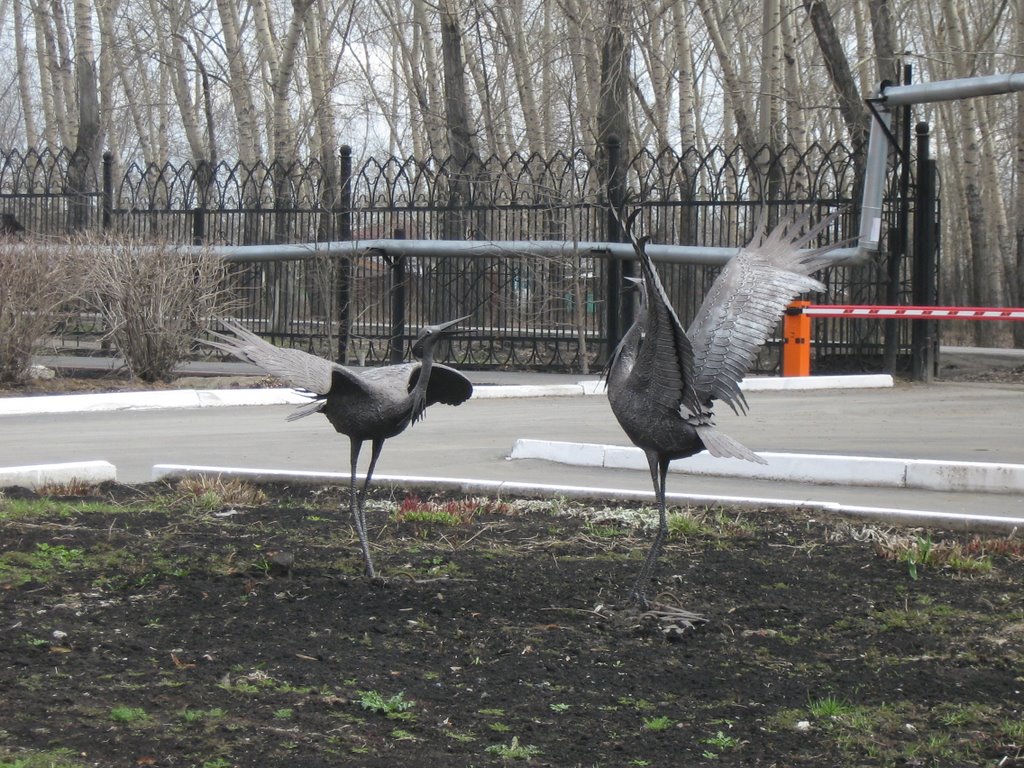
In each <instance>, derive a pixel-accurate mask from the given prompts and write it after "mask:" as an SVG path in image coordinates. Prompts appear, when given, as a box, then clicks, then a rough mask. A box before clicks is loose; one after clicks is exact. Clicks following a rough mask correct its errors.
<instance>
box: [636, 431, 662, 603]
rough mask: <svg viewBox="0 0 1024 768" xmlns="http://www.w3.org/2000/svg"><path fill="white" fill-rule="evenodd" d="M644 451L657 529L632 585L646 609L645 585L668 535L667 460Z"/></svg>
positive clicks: (648, 582)
mask: <svg viewBox="0 0 1024 768" xmlns="http://www.w3.org/2000/svg"><path fill="white" fill-rule="evenodd" d="M646 453H647V464H648V466H649V467H650V469H651V481H652V482H653V483H654V497H655V499H656V501H657V504H658V531H657V533H656V534H655V535H654V541H653V542H651V548H650V549H649V550H647V557H646V558H644V564H643V566H642V567H641V568H640V574H639V575H638V576H637V579H636V584H635V585H634V587H633V599H634V600H636V601H637V603H638V604H639V605H640V607H641V608H642V609H644V610H647V608H648V607H649V604H648V601H647V587H648V586H649V584H650V582H651V577H652V576H653V574H654V566H655V564H656V563H657V562H658V557H659V556H660V554H661V547H662V544H663V543H664V542H665V537H666V536H667V535H668V520H667V518H666V513H665V476H666V475H667V474H668V461H663V460H661V459H660V458H659V457H658V455H657V454H656V453H654V452H652V451H648V452H646Z"/></svg>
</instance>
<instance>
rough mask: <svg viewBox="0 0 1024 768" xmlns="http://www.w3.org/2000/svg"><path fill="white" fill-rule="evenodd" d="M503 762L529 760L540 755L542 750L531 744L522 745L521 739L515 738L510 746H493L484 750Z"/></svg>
mask: <svg viewBox="0 0 1024 768" xmlns="http://www.w3.org/2000/svg"><path fill="white" fill-rule="evenodd" d="M484 751H485V752H487V753H488V754H491V755H495V756H496V757H500V758H501V759H502V760H529V759H530V758H531V757H535V756H536V755H539V754H540V748H539V747H535V746H533V745H531V744H520V743H519V737H518V736H513V737H512V741H511V743H509V744H492V745H491V746H489V747H487V749H485V750H484Z"/></svg>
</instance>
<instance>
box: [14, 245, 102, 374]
mask: <svg viewBox="0 0 1024 768" xmlns="http://www.w3.org/2000/svg"><path fill="white" fill-rule="evenodd" d="M81 263H82V250H81V249H80V248H79V247H77V246H75V245H69V244H67V243H65V242H58V241H46V240H27V241H17V242H16V241H13V240H9V239H7V238H3V237H0V383H4V384H18V383H21V382H23V381H24V380H25V379H27V378H28V375H29V369H30V359H31V356H32V354H33V353H34V352H35V351H36V350H37V349H38V348H39V346H40V344H41V343H42V341H43V339H44V338H45V337H46V336H47V335H48V334H50V333H52V332H53V330H54V328H55V327H56V326H57V324H58V323H59V322H60V321H61V320H62V319H63V318H64V317H65V316H66V314H67V309H68V307H69V305H70V303H71V302H72V301H73V300H74V299H75V298H76V297H77V296H78V295H79V294H80V293H81V287H82V283H81V279H80V269H79V268H78V265H79V264H81Z"/></svg>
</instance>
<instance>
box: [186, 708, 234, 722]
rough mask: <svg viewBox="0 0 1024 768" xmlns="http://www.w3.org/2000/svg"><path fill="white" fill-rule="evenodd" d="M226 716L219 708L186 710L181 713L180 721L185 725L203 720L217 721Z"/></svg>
mask: <svg viewBox="0 0 1024 768" xmlns="http://www.w3.org/2000/svg"><path fill="white" fill-rule="evenodd" d="M226 715H227V712H225V711H224V710H223V709H221V708H220V707H214V708H213V709H186V710H184V711H183V712H182V713H181V719H182V720H184V721H185V722H186V723H200V722H203V721H204V720H219V719H220V718H222V717H224V716H226Z"/></svg>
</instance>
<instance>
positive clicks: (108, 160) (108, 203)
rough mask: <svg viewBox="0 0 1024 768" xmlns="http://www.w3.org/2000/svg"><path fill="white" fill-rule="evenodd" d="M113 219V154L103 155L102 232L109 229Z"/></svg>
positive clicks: (106, 153)
mask: <svg viewBox="0 0 1024 768" xmlns="http://www.w3.org/2000/svg"><path fill="white" fill-rule="evenodd" d="M113 219H114V154H113V153H112V152H109V151H107V152H104V153H103V210H102V213H101V216H100V226H102V227H103V231H104V232H105V231H107V230H108V229H110V227H111V225H112V224H113Z"/></svg>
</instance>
